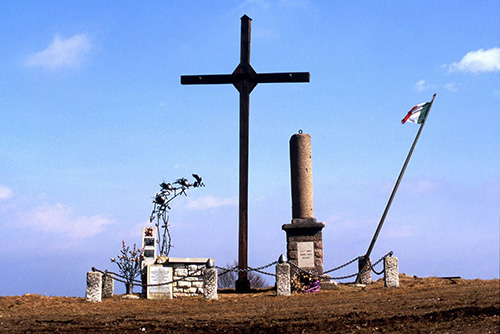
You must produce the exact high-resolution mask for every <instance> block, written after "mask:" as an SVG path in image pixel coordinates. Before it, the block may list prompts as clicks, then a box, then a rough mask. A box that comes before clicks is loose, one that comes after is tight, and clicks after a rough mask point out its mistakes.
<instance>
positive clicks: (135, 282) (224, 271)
mask: <svg viewBox="0 0 500 334" xmlns="http://www.w3.org/2000/svg"><path fill="white" fill-rule="evenodd" d="M393 254H394V252H393V251H390V252H388V253H387V254H385V255H384V256H382V257H381V258H380V259H378V260H377V261H376V262H375V263H373V264H371V263H370V262H369V263H368V266H367V267H366V268H365V269H363V270H362V271H360V272H359V273H354V274H351V275H346V276H338V277H331V276H329V275H325V274H327V273H330V272H333V271H336V270H339V269H341V268H344V267H346V266H348V265H350V264H351V263H353V262H355V261H357V260H359V259H360V258H362V256H358V257H356V258H354V259H352V260H350V261H348V262H346V263H344V264H342V265H340V266H338V267H335V268H333V269H330V270H327V271H324V272H323V274H322V275H316V274H315V273H313V272H311V271H308V270H305V269H303V268H300V267H299V266H297V265H296V264H295V263H293V262H288V264H290V265H291V266H292V267H294V268H295V269H297V270H298V271H301V272H303V273H305V274H308V275H311V276H317V277H319V278H325V279H336V280H341V279H346V278H351V277H354V276H356V275H358V274H363V273H365V272H366V271H369V270H372V271H373V272H374V273H375V274H377V275H382V273H383V272H384V271H383V270H382V271H380V272H377V271H376V270H375V268H374V267H375V266H376V265H377V264H379V263H380V262H381V261H382V260H383V259H385V258H386V257H388V256H392V255H393ZM276 264H278V261H274V262H271V263H268V264H266V265H264V266H261V267H257V268H252V267H247V268H241V269H240V268H238V267H232V268H224V267H219V266H214V268H216V269H219V270H222V272H221V273H219V274H218V275H217V276H222V275H225V274H227V273H228V272H238V273H239V272H250V271H256V272H258V273H261V274H264V275H269V276H274V277H276V274H272V273H268V272H265V271H262V269H266V268H269V267H271V266H274V265H276ZM202 270H203V269H198V270H196V271H194V272H193V273H191V274H189V275H187V276H185V277H182V278H178V279H174V280H172V281H170V282H164V283H158V284H144V283H142V281H139V280H132V281H131V282H129V281H128V280H127V277H125V276H123V275H120V274H118V273H114V272H112V271H107V270H106V271H102V270H99V269H97V268H95V267H92V271H95V272H100V273H102V274H104V275H114V276H113V279H114V280H115V281H117V282H120V283H126V284H129V283H131V284H132V285H135V286H142V287H149V286H162V285H169V284H172V283H175V282H179V281H183V280H185V279H186V278H187V277H194V276H195V275H196V274H198V273H199V272H201V271H202ZM116 277H120V278H122V279H119V278H116Z"/></svg>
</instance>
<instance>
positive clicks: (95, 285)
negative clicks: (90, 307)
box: [85, 271, 102, 302]
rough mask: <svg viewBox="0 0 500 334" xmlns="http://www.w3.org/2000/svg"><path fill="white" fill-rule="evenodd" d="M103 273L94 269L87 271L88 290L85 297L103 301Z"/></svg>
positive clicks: (94, 300) (91, 300)
mask: <svg viewBox="0 0 500 334" xmlns="http://www.w3.org/2000/svg"><path fill="white" fill-rule="evenodd" d="M101 298H102V274H101V273H98V272H94V271H89V272H87V290H86V291H85V299H86V300H87V301H89V302H101Z"/></svg>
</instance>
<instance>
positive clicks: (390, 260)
mask: <svg viewBox="0 0 500 334" xmlns="http://www.w3.org/2000/svg"><path fill="white" fill-rule="evenodd" d="M384 284H385V286H386V287H388V288H399V268H398V258H397V257H385V258H384Z"/></svg>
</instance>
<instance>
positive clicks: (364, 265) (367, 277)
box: [358, 257, 373, 284]
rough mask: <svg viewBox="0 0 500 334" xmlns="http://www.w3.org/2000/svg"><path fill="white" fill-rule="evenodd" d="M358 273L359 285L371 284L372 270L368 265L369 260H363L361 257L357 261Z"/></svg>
mask: <svg viewBox="0 0 500 334" xmlns="http://www.w3.org/2000/svg"><path fill="white" fill-rule="evenodd" d="M358 271H359V272H360V273H361V274H360V281H359V282H360V283H361V284H371V283H372V281H373V280H372V269H371V265H370V259H369V258H368V259H367V260H365V258H364V257H361V258H360V259H359V260H358Z"/></svg>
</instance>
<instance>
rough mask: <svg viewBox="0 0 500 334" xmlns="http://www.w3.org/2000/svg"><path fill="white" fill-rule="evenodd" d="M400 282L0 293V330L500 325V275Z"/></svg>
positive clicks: (432, 329)
mask: <svg viewBox="0 0 500 334" xmlns="http://www.w3.org/2000/svg"><path fill="white" fill-rule="evenodd" d="M400 284H401V287H400V288H398V289H388V288H385V287H384V285H383V281H382V280H379V281H377V282H375V283H374V284H372V285H370V286H367V287H365V288H359V287H354V286H352V285H339V289H338V290H332V291H321V292H319V293H314V294H293V295H292V296H289V297H276V296H275V295H274V294H275V293H274V291H261V292H256V293H249V294H234V293H220V294H219V300H215V301H206V300H204V299H203V298H202V297H186V298H177V299H174V300H166V301H159V300H145V299H139V300H128V299H122V298H121V296H115V297H113V298H110V299H104V300H103V301H102V302H101V303H90V302H86V301H85V299H84V298H76V297H42V296H39V295H24V296H8V297H0V331H1V332H9V333H26V332H30V333H36V332H56V331H57V332H112V333H114V332H116V333H144V332H146V333H148V332H149V333H151V332H163V333H196V332H198V333H215V332H226V333H231V332H238V333H481V334H483V333H500V281H499V280H498V279H495V280H462V279H440V278H433V277H431V278H413V277H409V276H406V275H404V274H402V275H400Z"/></svg>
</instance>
